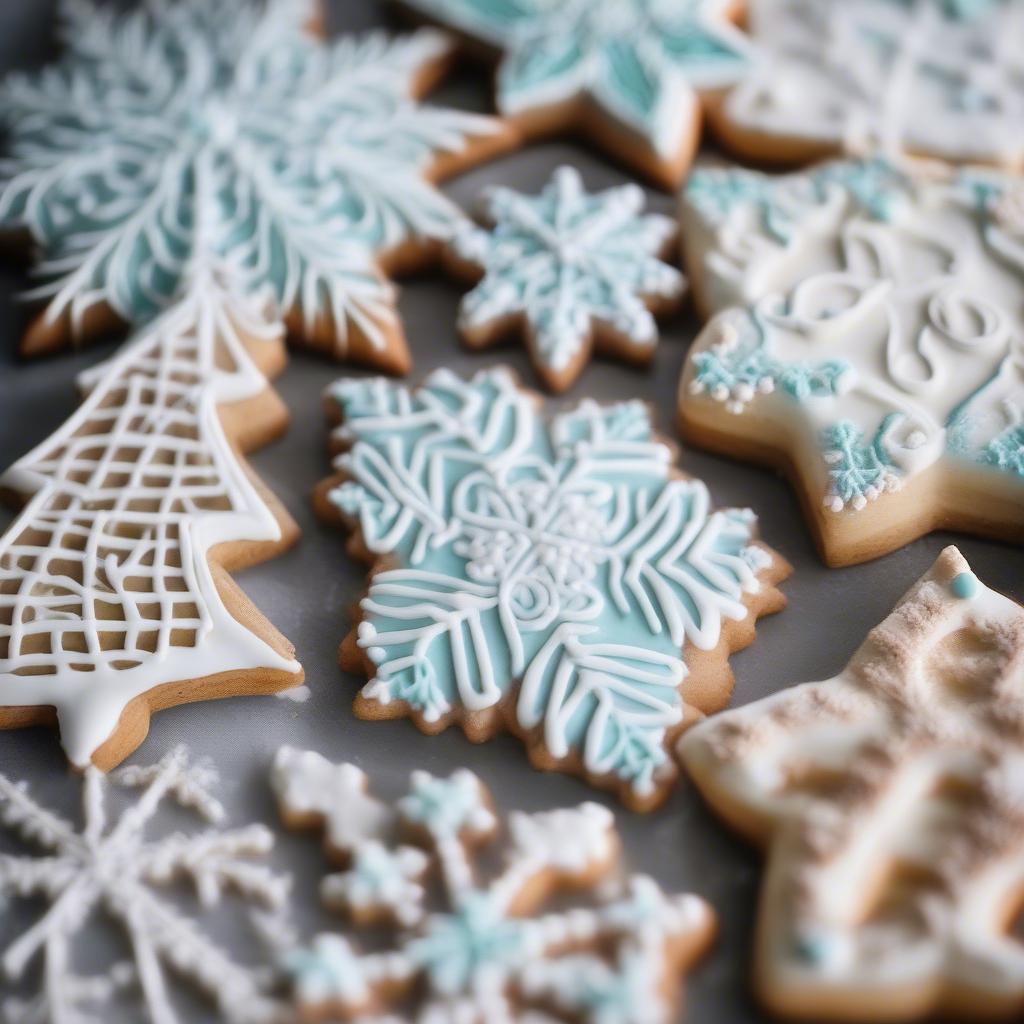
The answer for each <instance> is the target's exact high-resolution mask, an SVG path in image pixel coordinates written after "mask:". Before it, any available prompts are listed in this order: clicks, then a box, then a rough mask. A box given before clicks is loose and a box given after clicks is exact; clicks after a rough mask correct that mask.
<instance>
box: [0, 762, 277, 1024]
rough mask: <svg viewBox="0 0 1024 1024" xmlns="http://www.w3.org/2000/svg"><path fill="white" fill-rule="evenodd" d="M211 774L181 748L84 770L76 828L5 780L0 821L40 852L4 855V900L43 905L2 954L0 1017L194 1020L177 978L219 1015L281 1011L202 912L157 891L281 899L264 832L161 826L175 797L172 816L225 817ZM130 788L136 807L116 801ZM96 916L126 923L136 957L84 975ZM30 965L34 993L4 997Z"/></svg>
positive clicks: (204, 898)
mask: <svg viewBox="0 0 1024 1024" xmlns="http://www.w3.org/2000/svg"><path fill="white" fill-rule="evenodd" d="M111 782H113V783H114V785H111ZM213 782H214V776H213V774H212V772H211V771H210V769H209V768H207V767H205V766H203V765H200V764H190V763H189V760H188V757H187V755H186V754H185V752H184V750H181V749H178V750H175V751H173V752H172V753H170V754H168V755H167V756H166V757H164V758H163V759H162V760H161V761H160V762H159V763H158V764H155V765H153V766H152V767H144V768H141V767H137V766H132V767H128V768H123V769H121V770H120V771H119V772H117V773H116V774H115V775H113V776H111V777H110V781H108V778H106V777H104V776H103V775H101V774H100V772H99V771H98V770H97V769H96V768H92V767H90V768H88V769H86V772H85V777H84V780H83V800H82V804H83V820H82V823H81V826H79V825H77V824H74V823H72V822H70V821H66V820H64V819H63V818H62V817H60V816H59V815H57V814H56V813H54V812H53V811H51V810H49V809H48V808H47V807H45V806H43V805H42V804H41V803H39V802H38V801H37V800H36V799H35V798H34V797H33V796H32V794H31V793H30V792H29V791H28V788H27V787H26V786H25V785H24V784H20V783H17V782H14V781H12V780H11V779H9V778H7V777H6V776H3V775H0V822H2V823H3V825H4V826H5V827H6V828H7V830H8V831H10V832H11V833H13V834H15V835H18V836H19V837H20V838H21V839H23V840H24V841H25V843H26V844H28V845H29V846H31V847H35V848H36V849H37V852H26V853H4V854H3V855H0V897H3V898H4V900H9V901H10V903H11V906H13V905H14V903H15V902H16V901H24V900H26V899H29V898H32V899H36V900H42V901H44V907H43V909H42V910H41V913H40V917H39V919H38V921H37V922H36V923H35V924H34V925H33V926H32V927H31V928H29V929H28V930H26V931H25V932H23V933H22V934H21V935H19V936H17V937H16V938H15V939H14V940H13V941H11V942H10V944H9V945H7V946H6V948H5V949H3V951H2V953H0V968H2V970H3V974H4V978H5V993H6V994H5V997H4V998H3V999H2V1001H0V1016H2V1018H3V1020H5V1021H11V1022H14V1021H17V1022H20V1024H35V1022H39V1024H43V1022H47V1021H52V1022H54V1024H87V1022H90V1021H101V1020H102V1021H115V1020H136V1021H142V1020H147V1021H153V1022H160V1024H177V1022H179V1021H181V1022H184V1021H185V1020H187V1019H189V1018H188V1017H187V1016H186V1015H185V1014H184V1013H180V1012H179V1011H180V1009H181V1007H180V1005H179V1004H178V1002H177V998H176V997H177V995H178V994H179V991H180V989H181V988H182V987H183V986H182V985H181V982H183V981H184V982H187V983H189V985H190V986H191V987H192V988H194V989H196V990H198V991H199V992H201V993H203V994H204V995H206V996H207V997H208V998H209V999H210V1000H211V1002H213V1003H215V1005H216V1006H217V1009H218V1011H219V1014H220V1015H221V1018H222V1019H223V1020H225V1021H228V1022H238V1024H243V1022H245V1024H259V1022H263V1024H271V1022H272V1021H274V1020H278V1019H280V1018H279V1017H278V1016H277V1015H276V1014H277V1010H278V1005H277V1003H276V1001H275V1000H274V999H273V998H272V996H271V993H270V992H269V991H268V987H267V984H266V982H267V978H266V977H265V973H266V972H265V971H263V970H261V969H260V967H259V966H258V965H257V966H254V965H249V964H247V963H244V962H241V961H239V960H236V959H235V958H234V956H233V955H232V954H231V953H229V952H228V950H227V949H225V948H224V946H222V945H221V944H220V943H219V942H218V941H217V940H216V939H215V938H214V937H213V936H212V935H210V934H208V933H207V931H206V930H205V927H204V925H203V923H202V918H201V917H199V916H197V917H195V918H193V917H192V916H191V915H190V914H188V913H187V912H186V910H185V907H184V906H183V904H184V902H185V901H184V900H183V899H182V898H181V894H178V895H175V896H173V898H172V897H171V894H168V895H167V896H165V895H164V894H163V893H162V892H161V889H162V888H165V887H169V886H171V885H172V883H175V882H178V881H184V882H187V883H189V884H190V886H191V887H192V888H194V890H195V895H196V897H198V902H199V904H200V906H201V908H209V907H212V906H214V905H219V904H220V899H221V896H222V895H224V894H225V893H226V892H230V893H231V894H232V895H233V896H235V897H241V899H242V900H244V901H245V903H246V904H249V905H251V906H252V907H253V908H259V907H263V908H266V909H267V910H268V911H269V910H277V909H279V908H281V907H283V905H284V904H285V901H286V898H287V895H288V879H287V878H285V877H284V876H280V875H277V874H275V873H273V872H272V871H271V870H270V869H269V868H268V867H267V866H266V865H265V864H263V863H262V862H261V860H260V858H263V857H265V855H266V854H267V853H268V852H269V851H270V849H271V847H272V846H273V836H272V835H271V834H270V832H269V830H268V829H266V828H264V827H263V826H261V825H250V826H248V827H245V828H236V829H219V828H217V829H212V828H210V827H207V828H205V829H204V830H202V831H200V832H183V831H181V829H180V824H179V827H178V828H173V829H168V827H167V824H166V823H165V822H161V821H160V820H159V819H158V816H159V815H161V811H162V808H163V807H164V806H170V805H173V806H175V807H176V808H178V813H179V818H178V819H177V820H178V821H179V823H180V821H181V820H182V819H181V818H180V814H181V813H182V810H184V811H188V812H192V814H194V815H197V816H198V817H199V818H200V819H201V820H202V821H203V822H204V824H206V825H207V826H209V825H210V824H211V823H212V824H219V823H220V821H221V820H222V819H223V817H224V810H223V808H222V807H221V805H220V804H219V803H218V801H217V800H216V799H215V798H214V796H213V795H212V792H211V790H212V784H213ZM128 790H132V791H134V799H133V800H132V802H130V803H126V802H125V801H124V800H123V799H118V794H119V793H121V792H125V791H128ZM115 800H116V801H117V802H116V803H115ZM112 808H117V810H118V813H117V814H116V816H115V815H114V814H112ZM190 816H191V815H190ZM193 902H194V901H193ZM6 907H7V904H6V903H5V909H6ZM96 913H101V914H103V915H104V916H107V917H109V918H110V919H111V920H112V922H113V923H115V924H116V925H117V926H118V927H119V929H120V930H122V931H123V932H124V934H125V936H126V938H127V944H126V946H125V951H126V953H127V955H128V956H129V957H130V959H129V960H121V961H118V962H116V963H114V964H113V965H112V966H111V967H110V968H109V969H108V970H106V971H104V972H102V973H96V972H95V967H93V971H92V972H91V973H87V974H83V973H80V971H81V969H82V965H81V961H82V960H88V959H89V957H88V953H87V952H86V950H87V948H88V946H89V939H88V938H87V937H86V935H85V931H86V928H85V926H86V925H87V924H88V922H89V921H90V920H91V918H92V916H93V915H94V914H96ZM92 946H93V947H95V942H94V941H93V942H92ZM92 952H93V954H95V952H96V950H95V948H93V949H92ZM93 959H95V956H94V957H93ZM38 964H41V965H42V969H41V970H40V972H39V979H40V980H39V983H38V990H37V991H35V992H34V994H32V995H30V996H28V997H24V996H21V995H14V994H12V991H13V988H12V986H13V983H15V982H19V981H22V980H24V979H26V978H30V977H31V975H32V969H33V968H34V967H36V966H37V965H38ZM185 1005H186V1006H187V1005H188V1004H187V1003H186V1004H185Z"/></svg>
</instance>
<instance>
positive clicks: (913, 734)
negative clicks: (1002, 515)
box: [680, 548, 1024, 1021]
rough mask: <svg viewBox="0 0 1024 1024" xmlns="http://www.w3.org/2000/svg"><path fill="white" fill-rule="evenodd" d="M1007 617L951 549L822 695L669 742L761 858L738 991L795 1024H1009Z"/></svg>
mask: <svg viewBox="0 0 1024 1024" xmlns="http://www.w3.org/2000/svg"><path fill="white" fill-rule="evenodd" d="M1022 750H1024V608H1022V607H1021V606H1020V605H1018V604H1016V603H1015V602H1013V601H1011V600H1010V599H1009V598H1006V597H1003V596H1002V595H1000V594H997V593H995V592H994V591H992V590H990V589H989V588H988V587H986V586H985V585H984V584H983V583H982V582H980V581H979V580H978V578H977V577H976V576H975V575H974V574H973V573H972V572H971V570H970V567H969V566H968V564H967V562H966V561H965V560H964V558H963V556H962V555H961V554H960V553H959V552H958V551H957V550H956V548H947V549H946V550H945V551H943V552H942V554H941V555H940V556H939V559H938V561H937V562H936V563H935V565H934V566H933V568H932V569H931V570H930V571H929V572H928V573H927V574H926V575H925V576H924V578H923V579H921V580H920V581H919V582H918V583H917V584H916V585H915V586H914V587H913V588H912V589H911V590H910V592H909V593H908V594H907V595H906V596H905V597H904V598H903V599H902V601H901V602H900V603H899V605H897V607H896V609H895V610H894V611H893V613H892V614H891V615H890V616H889V617H888V618H887V619H886V620H885V621H884V622H883V623H882V624H881V625H880V626H878V627H877V628H876V629H874V630H873V631H872V632H871V634H870V635H869V637H868V639H867V640H866V642H865V643H864V644H863V646H862V647H861V648H860V650H859V651H858V652H857V653H856V654H855V655H854V657H853V660H852V661H851V662H850V664H849V665H848V666H847V668H846V669H845V670H844V671H843V672H842V673H841V674H840V675H838V676H836V677H835V678H834V679H830V680H828V681H826V682H822V683H807V684H805V685H803V686H796V687H793V688H791V689H788V690H784V691H782V692H781V693H777V694H774V695H773V696H771V697H768V698H766V699H764V700H761V701H758V702H757V703H755V704H752V705H750V706H748V707H744V708H740V709H738V710H735V711H728V712H725V713H724V714H721V715H719V716H717V717H716V718H714V719H711V720H709V721H708V722H706V723H701V724H700V725H698V726H697V727H696V728H694V729H693V730H692V731H691V732H689V733H688V734H687V735H686V736H685V737H684V738H683V740H682V741H681V743H680V753H681V756H682V759H683V761H684V764H685V766H686V768H687V769H688V770H689V772H690V774H691V775H692V776H693V778H694V780H695V781H696V783H697V785H698V786H699V787H700V789H701V791H702V792H703V793H704V795H705V796H706V797H707V799H708V800H709V801H710V802H711V804H712V806H713V807H714V808H715V809H716V810H717V811H719V813H720V814H721V815H722V816H723V818H725V819H726V820H727V821H728V822H730V823H731V824H732V825H733V826H735V827H736V828H738V829H739V830H740V831H741V832H743V833H744V834H745V835H747V836H749V837H750V838H752V839H753V840H755V841H756V842H757V843H758V844H760V845H763V846H764V847H766V848H767V849H768V851H769V865H768V869H767V874H766V877H765V881H764V886H763V893H762V897H761V910H760V921H759V924H758V932H757V957H756V984H757V987H758V990H759V992H760V994H761V996H762V997H763V998H764V999H765V1001H766V1002H767V1003H768V1005H769V1006H770V1007H771V1008H772V1009H773V1010H774V1011H776V1012H778V1013H780V1014H783V1015H785V1016H792V1017H796V1018H799V1019H802V1020H814V1021H821V1020H829V1019H836V1020H872V1021H911V1020H924V1019H929V1020H930V1019H932V1016H933V1015H941V1016H942V1017H943V1018H944V1019H945V1018H948V1019H950V1020H968V1019H971V1020H973V1019H975V1018H981V1019H985V1020H992V1019H1001V1020H1011V1019H1012V1020H1019V1019H1020V1015H1021V1013H1022V1012H1024V949H1022V948H1021V945H1020V941H1019V939H1017V938H1014V937H1013V936H1012V935H1011V934H1010V927H1011V922H1012V919H1013V918H1014V916H1015V915H1016V914H1018V913H1019V910H1020V897H1021V892H1022V887H1024V773H1022V771H1021V764H1022Z"/></svg>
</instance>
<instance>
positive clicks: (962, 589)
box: [949, 572, 980, 601]
mask: <svg viewBox="0 0 1024 1024" xmlns="http://www.w3.org/2000/svg"><path fill="white" fill-rule="evenodd" d="M979 587H980V584H979V583H978V577H977V576H975V575H974V573H973V572H961V573H958V574H957V575H956V576H954V577H953V580H952V582H951V583H950V584H949V589H950V591H951V592H952V593H953V596H954V597H959V598H960V599H961V600H962V601H968V600H970V599H971V598H972V597H975V596H976V595H977V593H978V589H979Z"/></svg>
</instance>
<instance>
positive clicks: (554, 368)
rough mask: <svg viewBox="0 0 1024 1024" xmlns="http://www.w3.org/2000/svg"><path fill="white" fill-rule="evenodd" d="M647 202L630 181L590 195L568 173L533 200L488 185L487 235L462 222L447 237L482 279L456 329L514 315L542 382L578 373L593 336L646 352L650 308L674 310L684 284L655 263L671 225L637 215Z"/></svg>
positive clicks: (471, 333) (651, 330) (653, 338)
mask: <svg viewBox="0 0 1024 1024" xmlns="http://www.w3.org/2000/svg"><path fill="white" fill-rule="evenodd" d="M644 203H645V199H644V195H643V192H642V190H641V189H639V188H637V187H636V186H635V185H626V186H622V187H620V188H615V189H609V190H607V191H606V192H602V193H598V194H594V195H591V194H588V193H587V192H586V191H584V188H583V182H582V180H581V179H580V176H579V174H578V173H577V172H576V171H575V170H574V169H573V168H571V167H561V168H559V169H558V170H557V171H556V172H555V175H554V177H553V178H552V180H551V182H550V183H549V184H548V185H546V186H545V188H544V189H543V190H542V191H541V193H540V195H539V196H526V195H522V194H521V193H518V192H513V191H512V190H511V189H507V188H493V189H490V190H489V191H488V192H487V193H486V196H485V204H484V212H485V215H486V217H487V219H488V220H489V221H490V222H491V223H492V224H493V229H485V228H479V227H476V226H473V225H466V226H465V227H464V228H462V229H461V230H460V231H458V232H457V233H456V235H455V237H454V239H453V241H452V252H453V254H454V255H455V256H456V257H457V258H458V259H459V260H460V261H465V262H467V263H469V264H471V265H472V266H473V267H474V269H477V270H479V271H480V272H481V273H482V274H483V279H482V280H481V282H480V283H479V284H478V285H477V287H476V288H475V289H474V290H473V291H472V292H470V293H469V294H468V295H467V296H466V297H465V298H464V299H463V300H462V305H461V307H460V310H459V326H460V328H461V329H462V331H463V333H464V334H465V335H466V336H467V337H469V338H473V337H475V336H479V334H480V333H481V332H483V334H484V335H485V336H486V335H488V334H489V332H491V331H493V330H494V329H496V328H499V327H500V326H501V325H503V324H505V323H507V321H508V318H510V317H511V318H518V319H521V320H522V321H523V329H524V331H525V333H526V337H527V341H528V344H529V346H530V351H531V353H532V355H533V358H534V360H535V361H536V363H537V365H538V367H539V368H540V370H541V372H542V375H543V376H544V378H545V380H548V381H549V382H551V381H561V382H563V383H564V382H566V378H567V377H568V376H570V375H571V376H574V375H575V374H574V369H575V368H576V367H578V366H580V365H581V364H582V363H583V362H584V361H585V360H586V356H587V351H588V349H589V348H590V347H591V345H592V343H593V341H594V339H595V335H596V336H598V337H599V338H600V337H601V336H602V335H605V334H610V335H611V336H613V337H614V339H615V340H616V343H617V344H625V345H627V346H628V347H629V349H630V350H631V351H633V352H635V353H637V354H638V355H640V356H642V357H647V356H649V355H650V354H651V353H653V350H654V346H655V344H656V343H657V340H658V327H657V323H656V322H655V319H654V314H653V313H652V311H651V308H650V307H651V306H652V305H657V306H661V305H665V304H668V303H671V304H675V302H677V301H678V300H679V299H680V298H681V296H682V294H683V290H684V287H685V282H684V279H683V276H682V275H681V274H680V273H679V271H678V270H676V269H675V267H672V266H669V265H668V264H667V263H664V262H662V261H661V259H659V256H661V255H663V254H664V252H665V248H666V246H667V244H668V243H669V242H670V241H671V240H672V238H673V237H674V236H675V234H676V228H675V224H674V223H673V221H672V220H671V219H670V218H668V217H661V216H658V215H655V214H646V215H644V214H643V212H642V211H643V208H644Z"/></svg>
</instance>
